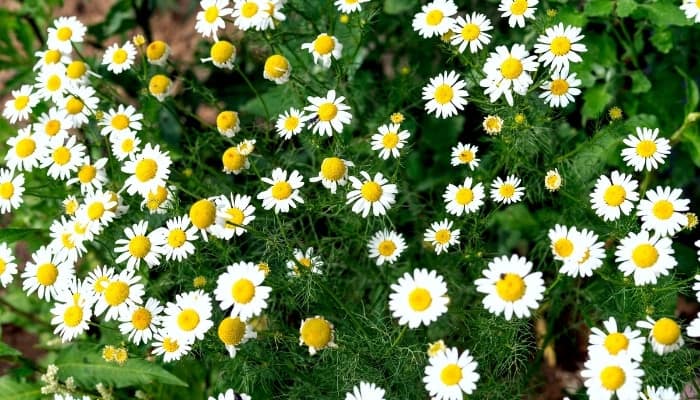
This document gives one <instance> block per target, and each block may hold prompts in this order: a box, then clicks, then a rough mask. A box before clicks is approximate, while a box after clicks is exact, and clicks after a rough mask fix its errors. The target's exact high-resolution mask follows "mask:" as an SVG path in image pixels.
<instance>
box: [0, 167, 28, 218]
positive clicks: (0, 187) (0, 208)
mask: <svg viewBox="0 0 700 400" xmlns="http://www.w3.org/2000/svg"><path fill="white" fill-rule="evenodd" d="M23 193H24V175H23V174H22V173H21V172H20V173H18V174H17V176H15V174H14V173H13V172H12V171H10V170H9V169H5V168H0V214H7V213H9V212H10V211H12V210H13V209H17V208H19V206H21V205H22V203H24V198H23V197H22V194H23Z"/></svg>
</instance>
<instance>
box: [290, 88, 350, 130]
mask: <svg viewBox="0 0 700 400" xmlns="http://www.w3.org/2000/svg"><path fill="white" fill-rule="evenodd" d="M307 100H308V101H309V103H311V105H310V106H306V107H304V110H305V111H308V112H309V114H306V116H305V117H304V118H303V119H302V121H303V122H307V121H308V122H309V126H310V128H311V131H312V132H313V133H318V134H319V135H321V136H323V135H326V136H328V137H331V136H333V133H334V132H337V133H341V132H343V127H344V126H345V125H348V124H350V121H352V114H351V113H349V112H348V111H347V110H349V109H350V107H348V106H347V105H345V103H344V101H345V97H343V96H339V97H336V93H335V90H329V91H328V93H327V94H326V97H314V96H309V97H308V98H307Z"/></svg>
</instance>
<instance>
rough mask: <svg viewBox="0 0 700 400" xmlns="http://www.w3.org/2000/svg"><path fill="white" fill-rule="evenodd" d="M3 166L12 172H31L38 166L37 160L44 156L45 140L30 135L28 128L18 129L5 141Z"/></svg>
mask: <svg viewBox="0 0 700 400" xmlns="http://www.w3.org/2000/svg"><path fill="white" fill-rule="evenodd" d="M7 147H9V149H8V150H7V153H6V154H5V164H6V165H7V168H9V169H10V170H12V171H14V170H17V171H31V170H32V169H34V168H35V167H37V166H38V165H39V160H40V159H41V158H43V157H44V156H45V155H44V153H45V148H46V145H45V140H43V138H42V137H41V136H38V135H34V134H32V131H31V129H30V128H29V127H26V128H22V129H19V130H18V131H17V135H15V136H12V137H11V138H9V139H8V140H7Z"/></svg>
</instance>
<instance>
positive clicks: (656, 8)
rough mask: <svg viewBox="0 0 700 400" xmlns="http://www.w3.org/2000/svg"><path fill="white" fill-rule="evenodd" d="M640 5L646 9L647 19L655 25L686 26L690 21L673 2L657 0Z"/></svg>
mask: <svg viewBox="0 0 700 400" xmlns="http://www.w3.org/2000/svg"><path fill="white" fill-rule="evenodd" d="M640 7H641V8H643V9H644V10H646V12H647V16H648V19H649V21H650V22H651V23H652V24H654V25H656V26H661V27H665V26H668V25H678V26H688V25H690V24H691V23H692V22H691V21H690V20H689V19H688V18H686V17H685V14H683V11H681V9H680V8H679V7H678V6H677V5H675V4H671V3H663V2H658V3H650V4H642V5H640Z"/></svg>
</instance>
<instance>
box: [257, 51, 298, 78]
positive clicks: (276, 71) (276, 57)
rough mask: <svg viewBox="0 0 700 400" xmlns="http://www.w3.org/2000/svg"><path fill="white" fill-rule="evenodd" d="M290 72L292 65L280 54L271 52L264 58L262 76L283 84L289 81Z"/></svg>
mask: <svg viewBox="0 0 700 400" xmlns="http://www.w3.org/2000/svg"><path fill="white" fill-rule="evenodd" d="M291 73H292V65H291V64H289V60H287V58H285V57H284V56H283V55H281V54H273V55H271V56H270V57H268V58H267V60H265V66H264V67H263V77H264V78H265V79H267V80H270V81H273V82H275V83H276V84H278V85H283V84H285V83H287V81H289V75H290V74H291Z"/></svg>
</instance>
